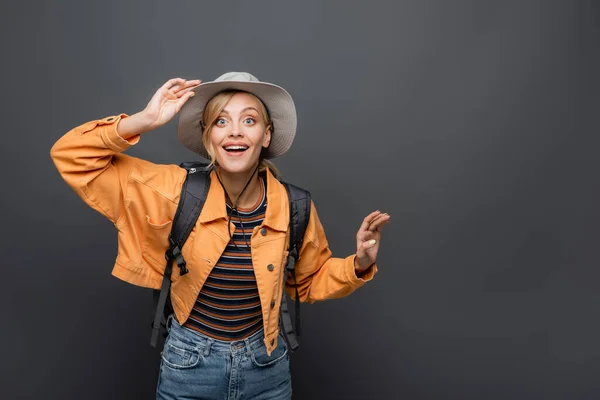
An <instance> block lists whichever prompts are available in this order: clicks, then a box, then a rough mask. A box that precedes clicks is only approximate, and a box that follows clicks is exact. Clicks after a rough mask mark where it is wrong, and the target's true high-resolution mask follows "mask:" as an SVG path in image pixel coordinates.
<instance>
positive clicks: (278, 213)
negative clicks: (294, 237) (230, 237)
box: [199, 169, 289, 232]
mask: <svg viewBox="0 0 600 400" xmlns="http://www.w3.org/2000/svg"><path fill="white" fill-rule="evenodd" d="M266 176H267V212H266V214H265V220H264V222H263V225H265V226H268V227H270V228H272V229H274V230H277V231H282V232H285V231H287V227H288V220H289V207H287V202H288V197H287V192H286V190H285V187H284V186H283V185H282V184H281V182H279V181H278V180H277V178H275V176H274V175H273V174H272V173H271V171H270V170H269V169H267V172H266ZM218 219H224V220H227V208H226V207H225V190H223V186H221V182H219V179H218V178H217V173H216V172H215V171H214V170H213V171H211V173H210V188H209V189H208V195H207V197H206V202H205V203H204V207H203V208H202V213H201V214H200V218H199V220H200V222H201V223H208V222H212V221H216V220H218Z"/></svg>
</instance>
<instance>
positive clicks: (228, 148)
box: [225, 146, 247, 150]
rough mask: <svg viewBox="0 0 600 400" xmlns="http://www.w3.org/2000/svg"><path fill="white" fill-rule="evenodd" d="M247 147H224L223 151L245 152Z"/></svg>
mask: <svg viewBox="0 0 600 400" xmlns="http://www.w3.org/2000/svg"><path fill="white" fill-rule="evenodd" d="M246 149H247V147H245V146H227V147H225V150H246Z"/></svg>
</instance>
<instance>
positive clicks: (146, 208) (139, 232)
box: [51, 72, 390, 400]
mask: <svg viewBox="0 0 600 400" xmlns="http://www.w3.org/2000/svg"><path fill="white" fill-rule="evenodd" d="M180 110H181V115H180V120H179V127H178V135H179V138H180V140H181V141H182V142H183V144H184V145H185V146H187V147H188V148H189V149H191V150H193V151H194V152H196V153H198V154H199V155H201V156H203V157H205V158H207V159H210V160H211V165H212V166H213V169H212V171H211V173H210V174H211V184H210V188H209V192H208V195H207V199H206V202H205V205H204V207H203V209H202V213H201V214H200V217H199V218H198V221H197V223H196V225H195V227H194V229H193V231H192V233H191V234H190V236H189V239H188V240H187V241H186V243H185V245H184V246H183V249H182V252H183V255H184V257H185V259H186V261H187V267H188V270H189V272H188V273H187V274H185V275H183V276H181V275H179V270H178V269H177V268H174V269H173V275H172V277H171V280H172V285H171V293H170V295H171V301H172V304H173V309H174V315H173V318H172V320H171V327H170V330H169V334H168V337H167V339H166V342H165V344H164V349H163V352H162V361H161V368H160V375H159V380H158V385H157V398H159V399H179V398H202V399H208V398H210V399H234V398H241V397H242V396H243V398H248V399H270V400H272V399H289V398H290V397H291V392H292V388H291V378H290V370H289V357H288V354H287V345H286V342H285V340H283V337H282V335H281V333H280V331H279V311H280V303H281V301H280V300H281V296H282V291H283V290H284V289H285V290H286V291H287V292H288V293H289V295H290V296H291V297H295V293H296V291H295V289H296V288H295V287H294V290H292V287H293V286H292V284H293V282H291V281H289V280H288V282H286V284H285V287H283V286H284V285H283V281H282V277H283V273H284V271H283V270H284V266H285V260H286V257H287V254H286V253H287V251H286V250H287V247H286V245H287V240H288V239H287V230H288V225H289V210H288V209H289V205H288V201H287V194H286V191H285V188H284V186H283V185H282V184H281V183H280V182H279V181H278V179H277V178H278V176H279V173H278V172H277V169H276V168H275V166H274V165H273V164H272V163H271V162H270V161H268V160H269V159H271V158H274V157H277V156H280V155H282V154H284V153H285V152H286V151H287V150H288V149H289V148H290V146H291V144H292V141H293V138H294V135H295V131H296V111H295V107H294V103H293V101H292V98H291V96H290V95H289V94H288V93H287V92H286V91H285V90H284V89H282V88H281V87H279V86H276V85H273V84H269V83H265V82H259V81H258V79H256V78H255V77H254V76H252V75H250V74H247V73H235V72H234V73H227V74H225V75H222V76H221V77H219V78H218V79H216V80H215V81H213V82H209V83H204V84H201V82H200V81H199V80H191V81H188V80H184V79H171V80H169V81H168V82H166V83H165V84H164V85H163V86H162V87H161V88H160V89H159V90H158V91H157V92H156V93H155V94H154V96H153V97H152V99H151V100H150V102H149V103H148V105H147V106H146V108H145V109H144V110H143V111H141V112H139V113H137V114H133V115H131V116H128V115H126V114H120V115H118V116H111V117H107V118H104V119H100V120H94V121H90V122H87V123H85V124H83V125H81V126H79V127H76V128H74V129H72V130H71V131H69V132H68V133H66V134H65V135H64V136H63V137H62V138H61V139H60V140H58V141H57V143H56V144H55V145H54V146H53V148H52V151H51V155H52V158H53V160H54V163H55V165H56V167H57V169H58V171H59V172H60V174H61V176H62V177H63V178H64V180H65V181H66V182H67V183H68V184H69V185H70V186H71V187H72V188H73V189H74V190H75V191H76V192H77V193H78V194H79V196H81V198H82V199H83V200H84V201H85V202H86V203H87V204H88V205H90V206H91V207H92V208H93V209H95V210H97V211H98V212H100V213H102V214H103V215H104V216H106V217H107V218H109V219H110V220H111V221H112V222H113V223H114V224H115V226H116V228H117V230H118V238H119V244H118V256H117V259H116V262H115V265H114V268H113V275H115V276H116V277H118V278H120V279H123V280H124V281H126V282H129V283H131V284H134V285H138V286H144V287H149V288H154V289H158V288H160V285H161V279H162V273H163V271H164V268H165V267H164V265H165V263H164V252H165V250H166V248H167V245H168V235H169V232H170V230H171V225H172V219H173V216H174V214H175V210H176V208H177V204H178V200H179V195H180V192H181V187H182V185H183V182H184V180H185V177H186V170H184V169H183V168H180V167H179V166H176V165H157V164H153V163H150V162H148V161H145V160H142V159H139V158H135V157H131V156H127V155H125V154H123V152H124V151H125V150H126V149H127V148H128V147H130V146H132V145H134V144H136V143H137V142H138V141H139V139H140V136H141V135H142V134H144V133H146V132H149V131H151V130H153V129H155V128H157V127H159V126H162V125H164V124H166V123H167V122H169V121H170V120H171V119H172V118H173V117H174V116H175V115H176V114H177V113H179V111H180ZM389 219H390V217H389V215H387V214H384V213H381V212H379V211H375V212H373V213H371V214H369V215H368V216H367V217H366V218H365V219H364V220H363V223H362V225H361V227H360V229H359V230H358V233H357V234H356V247H357V251H356V254H354V255H351V256H349V257H346V258H344V259H342V258H334V257H332V256H331V251H330V249H329V246H328V243H327V239H326V237H325V233H324V231H323V227H322V225H321V223H320V221H319V218H318V215H317V212H316V209H315V207H314V204H311V213H310V219H309V222H308V226H307V228H306V232H305V235H304V241H303V245H302V248H301V249H300V258H299V261H298V263H297V264H296V283H295V285H297V289H298V296H299V298H300V301H303V302H315V301H319V300H325V299H331V298H340V297H343V296H346V295H348V294H350V293H352V292H353V291H354V290H356V289H357V288H358V287H360V286H362V285H363V284H364V283H365V282H367V281H369V280H371V279H372V278H373V276H374V274H375V273H376V271H377V267H376V265H375V260H376V256H377V252H378V249H379V240H380V236H381V233H380V228H381V227H382V226H383V225H384V224H386V223H387V222H388V221H389Z"/></svg>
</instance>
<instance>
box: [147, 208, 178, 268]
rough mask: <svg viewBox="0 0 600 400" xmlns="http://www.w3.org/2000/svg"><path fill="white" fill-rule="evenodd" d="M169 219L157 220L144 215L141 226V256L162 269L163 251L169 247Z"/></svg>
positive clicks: (163, 262) (164, 262)
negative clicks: (144, 218)
mask: <svg viewBox="0 0 600 400" xmlns="http://www.w3.org/2000/svg"><path fill="white" fill-rule="evenodd" d="M172 225H173V221H171V220H168V219H166V220H157V219H153V218H151V217H150V216H149V215H146V221H145V223H144V228H143V235H144V238H143V244H142V257H143V258H144V259H146V261H148V262H149V263H151V264H152V265H154V266H155V267H157V268H158V269H159V270H161V271H163V270H164V268H165V264H166V262H167V261H166V260H165V252H166V251H167V248H168V247H169V233H171V226H172Z"/></svg>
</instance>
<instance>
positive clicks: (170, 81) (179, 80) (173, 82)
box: [161, 78, 185, 90]
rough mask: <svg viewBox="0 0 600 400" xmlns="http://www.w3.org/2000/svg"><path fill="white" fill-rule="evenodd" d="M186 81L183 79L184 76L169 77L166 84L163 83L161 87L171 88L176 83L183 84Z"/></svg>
mask: <svg viewBox="0 0 600 400" xmlns="http://www.w3.org/2000/svg"><path fill="white" fill-rule="evenodd" d="M184 83H185V79H182V78H173V79H169V80H168V81H166V82H165V84H164V85H162V87H161V89H164V90H169V89H170V88H171V87H173V86H175V85H183V84H184Z"/></svg>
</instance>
